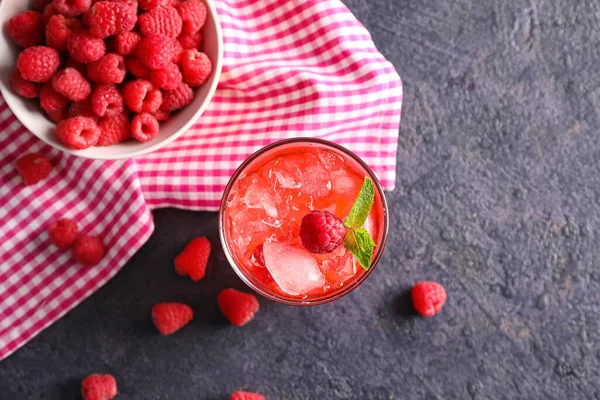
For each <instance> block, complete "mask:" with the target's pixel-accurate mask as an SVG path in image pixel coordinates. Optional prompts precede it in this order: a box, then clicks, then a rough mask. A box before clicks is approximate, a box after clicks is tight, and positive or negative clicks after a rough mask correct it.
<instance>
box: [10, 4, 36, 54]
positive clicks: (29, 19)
mask: <svg viewBox="0 0 600 400" xmlns="http://www.w3.org/2000/svg"><path fill="white" fill-rule="evenodd" d="M8 34H9V35H10V37H11V38H12V40H13V41H14V42H15V43H16V44H17V46H20V47H24V48H26V47H31V46H39V45H41V44H43V43H44V24H43V18H42V14H40V13H39V12H37V11H25V12H22V13H20V14H17V15H15V16H14V17H12V18H11V19H10V20H9V21H8Z"/></svg>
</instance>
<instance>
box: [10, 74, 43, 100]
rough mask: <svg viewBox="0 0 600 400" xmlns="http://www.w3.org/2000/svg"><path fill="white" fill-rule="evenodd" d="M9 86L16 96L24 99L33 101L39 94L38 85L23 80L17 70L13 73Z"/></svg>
mask: <svg viewBox="0 0 600 400" xmlns="http://www.w3.org/2000/svg"><path fill="white" fill-rule="evenodd" d="M10 84H11V85H12V88H13V90H14V91H15V93H16V94H18V95H19V96H21V97H25V98H26V99H35V98H36V97H38V94H39V93H40V84H39V83H35V82H29V81H28V80H26V79H23V76H22V75H21V73H20V72H19V70H18V69H15V70H14V71H13V73H12V76H11V78H10Z"/></svg>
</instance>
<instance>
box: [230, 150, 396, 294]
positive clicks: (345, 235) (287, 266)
mask: <svg viewBox="0 0 600 400" xmlns="http://www.w3.org/2000/svg"><path fill="white" fill-rule="evenodd" d="M388 223H389V222H388V213H387V204H386V201H385V197H384V193H383V189H382V188H381V186H380V184H379V181H378V180H377V178H376V176H375V174H374V173H373V171H371V170H370V169H369V167H368V166H367V165H366V164H365V163H364V162H363V161H362V160H361V159H360V158H359V157H358V156H357V155H355V154H354V153H352V152H350V151H349V150H347V149H345V148H344V147H342V146H340V145H337V144H335V143H332V142H329V141H325V140H321V139H313V138H295V139H287V140H283V141H279V142H276V143H273V144H271V145H269V146H266V147H264V148H262V149H261V150H259V151H258V152H256V153H255V154H253V155H252V156H250V157H249V158H248V159H247V160H246V161H245V162H244V163H243V164H242V165H241V166H240V167H239V168H238V169H237V171H236V172H235V173H234V175H233V176H232V178H231V180H230V181H229V183H228V185H227V187H226V189H225V193H224V195H223V200H222V202H221V209H220V213H219V224H220V235H221V242H222V244H223V249H224V251H225V254H226V256H227V258H228V260H229V262H230V263H231V265H232V267H233V269H234V270H235V272H236V273H237V274H238V275H239V276H240V278H242V280H243V281H244V282H245V283H246V284H247V285H248V286H250V287H251V288H252V289H254V290H255V291H257V292H258V293H260V294H262V295H263V296H265V297H267V298H269V299H272V300H275V301H278V302H281V303H285V304H291V305H317V304H323V303H327V302H330V301H333V300H336V299H338V298H340V297H342V296H344V295H345V294H347V293H349V292H351V291H352V290H353V289H354V288H356V287H357V286H358V285H360V284H361V283H362V282H363V281H364V280H365V279H366V278H367V276H368V275H369V274H370V273H371V272H372V271H373V269H374V267H375V265H376V264H377V262H378V261H379V259H380V258H381V255H382V253H383V249H384V246H385V242H386V237H387V233H388Z"/></svg>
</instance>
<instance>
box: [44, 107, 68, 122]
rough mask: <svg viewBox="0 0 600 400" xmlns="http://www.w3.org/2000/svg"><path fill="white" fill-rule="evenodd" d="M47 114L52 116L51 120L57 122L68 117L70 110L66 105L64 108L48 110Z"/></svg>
mask: <svg viewBox="0 0 600 400" xmlns="http://www.w3.org/2000/svg"><path fill="white" fill-rule="evenodd" d="M46 115H47V116H48V118H50V120H51V121H53V122H56V123H58V122H60V121H62V120H63V119H67V118H68V112H67V108H66V107H65V108H63V109H62V110H56V111H46Z"/></svg>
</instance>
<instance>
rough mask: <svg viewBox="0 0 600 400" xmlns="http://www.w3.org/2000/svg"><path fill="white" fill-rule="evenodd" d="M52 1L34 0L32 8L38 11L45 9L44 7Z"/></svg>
mask: <svg viewBox="0 0 600 400" xmlns="http://www.w3.org/2000/svg"><path fill="white" fill-rule="evenodd" d="M50 3H52V0H33V4H32V7H31V8H33V9H34V10H36V11H44V8H46V6H47V5H48V4H50Z"/></svg>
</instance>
